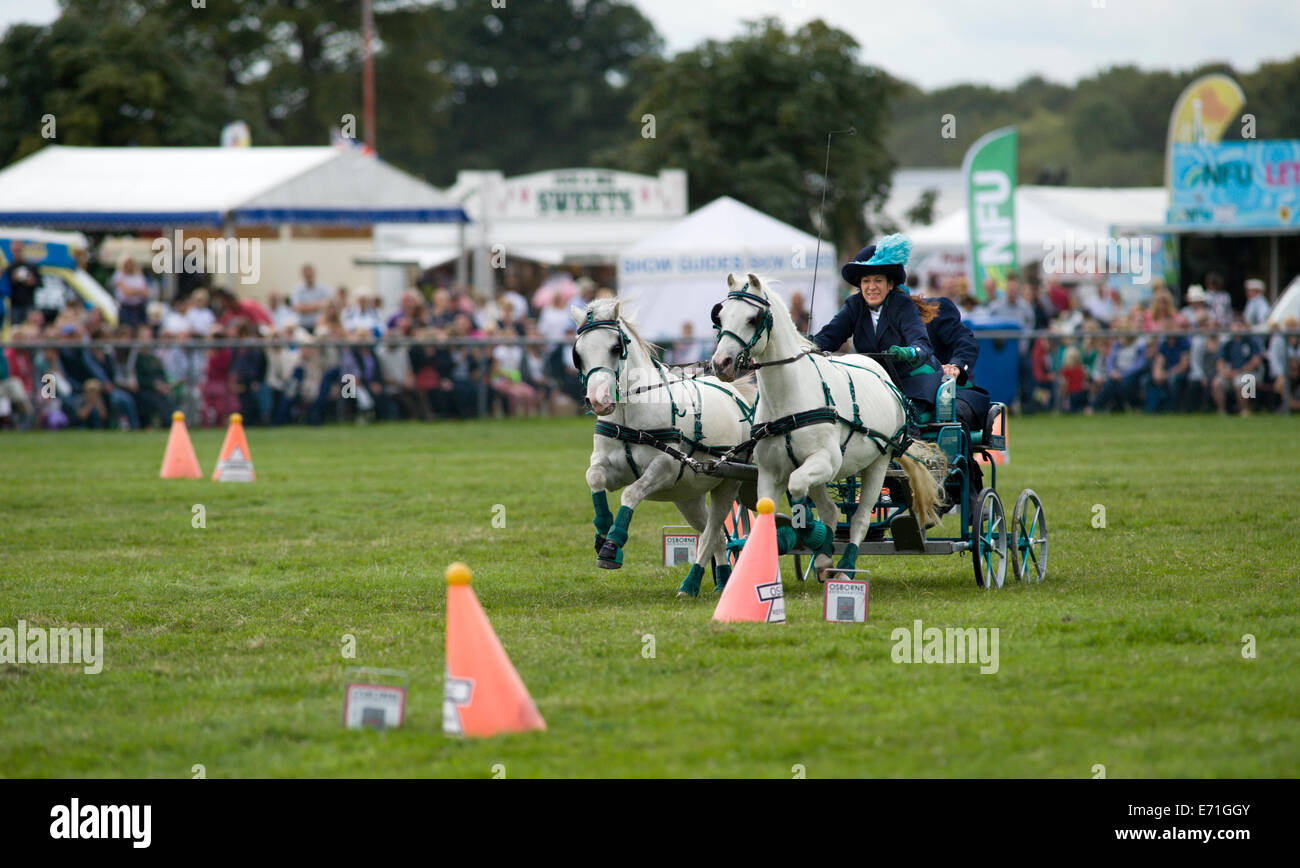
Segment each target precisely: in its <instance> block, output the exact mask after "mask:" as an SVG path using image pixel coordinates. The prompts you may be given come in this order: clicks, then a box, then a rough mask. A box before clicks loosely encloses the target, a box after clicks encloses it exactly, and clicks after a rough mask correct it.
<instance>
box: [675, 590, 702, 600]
mask: <svg viewBox="0 0 1300 868" xmlns="http://www.w3.org/2000/svg"><path fill="white" fill-rule="evenodd" d="M698 596H699V594H698V593H696V594H692V593H689V592H687V591H682V590H678V592H677V599H679V600H694V599H695V598H696V597H698Z"/></svg>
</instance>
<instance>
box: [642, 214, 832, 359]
mask: <svg viewBox="0 0 1300 868" xmlns="http://www.w3.org/2000/svg"><path fill="white" fill-rule="evenodd" d="M816 249H817V238H816V237H815V236H813V235H809V234H808V233H806V232H802V231H800V230H798V229H795V228H794V227H792V226H789V225H787V224H785V223H782V222H781V221H780V220H777V219H776V218H774V217H769V216H768V215H766V214H764V213H762V212H761V211H757V210H755V209H753V208H750V207H749V206H748V205H745V204H742V203H740V202H737V201H736V200H735V199H732V198H730V197H728V196H723V197H721V198H719V199H715V200H714V201H713V202H710V203H709V204H708V205H705V206H704V207H703V208H700V209H699V210H697V211H694V212H692V213H691V214H688V215H686V216H685V217H683V218H681V219H680V220H678V221H677V222H676V223H674V224H672V225H671V226H669V227H667V228H666V229H662V230H660V231H659V232H656V233H655V234H653V235H650V236H647V237H646V238H644V239H642V240H641V241H639V242H637V243H636V244H633V245H632V246H631V247H628V248H626V249H625V250H624V251H623V252H622V254H621V255H620V256H619V262H618V294H619V296H620V297H623V298H630V299H635V300H636V305H635V308H636V311H637V313H636V320H637V323H638V328H640V330H641V332H642V333H643V334H644V335H646V336H647V337H649V338H652V339H653V338H654V337H656V336H676V335H679V334H681V332H682V323H684V322H690V323H691V324H692V325H693V327H694V331H695V334H696V335H697V336H703V335H709V334H712V332H711V329H710V323H709V311H710V309H712V307H713V305H715V304H717V303H718V302H719V301H722V299H723V297H724V296H725V295H726V291H727V273H728V272H733V273H735V274H736V276H737V277H738V278H739V279H741V280H743V279H744V276H745V274H746V273H749V272H753V273H755V274H758V275H759V276H760V277H764V278H767V279H768V280H770V281H772V282H773V283H772V286H773V288H775V289H776V290H777V291H778V292H779V293H780V294H781V296H782V298H784V299H785V300H786V301H787V302H788V301H789V299H790V295H791V293H793V292H801V293H803V297H804V302H805V303H807V302H808V300H809V298H810V294H811V290H812V278H813V263H814V259H815V254H816ZM840 283H842V281H841V280H840V272H839V263H838V261H837V259H836V256H835V248H834V246H833V245H831V244H830V243H829V242H827V241H826V240H825V239H823V240H822V245H821V268H820V270H819V271H818V274H817V298H816V305H817V309H816V310H815V311H813V322H814V325H816V326H822V325H825V324H826V323H827V322H829V321H830V318H831V317H832V316H834V315H835V311H836V310H837V309H838V307H839V298H840V296H841V295H842V294H843V293H842V291H841V287H840V286H839V284H840Z"/></svg>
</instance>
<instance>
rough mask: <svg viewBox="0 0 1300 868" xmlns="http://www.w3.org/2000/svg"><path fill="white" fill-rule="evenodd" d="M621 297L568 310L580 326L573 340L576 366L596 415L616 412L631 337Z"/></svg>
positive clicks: (600, 300)
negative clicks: (622, 311) (582, 309)
mask: <svg viewBox="0 0 1300 868" xmlns="http://www.w3.org/2000/svg"><path fill="white" fill-rule="evenodd" d="M620 307H621V303H620V302H619V300H618V299H599V300H597V301H594V302H592V303H591V305H589V306H588V307H587V310H586V311H585V312H584V311H581V310H579V309H577V308H570V309H569V316H571V317H573V322H574V324H575V325H576V326H577V327H578V336H577V339H576V340H574V342H573V366H574V367H575V368H577V369H578V377H579V379H580V380H581V381H582V385H583V387H584V388H585V389H586V390H587V401H588V402H589V403H590V404H591V409H592V411H593V412H594V413H595V414H596V415H597V416H608V415H609V414H610V413H613V412H614V407H615V405H616V404H617V403H618V401H619V388H620V382H621V381H622V380H623V368H624V365H625V364H626V363H627V357H628V352H629V350H630V349H631V344H632V340H631V338H630V337H629V336H628V333H627V329H626V328H625V327H626V326H627V323H626V322H625V321H624V320H623V318H622V315H621V310H620Z"/></svg>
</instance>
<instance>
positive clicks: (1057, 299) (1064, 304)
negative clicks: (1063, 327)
mask: <svg viewBox="0 0 1300 868" xmlns="http://www.w3.org/2000/svg"><path fill="white" fill-rule="evenodd" d="M1047 298H1048V300H1049V301H1050V302H1051V303H1052V307H1054V308H1056V312H1057V313H1058V314H1062V313H1065V312H1066V311H1068V310H1069V309H1070V291H1069V290H1068V289H1066V288H1065V287H1064V286H1062V285H1061V284H1059V283H1053V284H1052V285H1051V286H1050V287H1048V289H1047Z"/></svg>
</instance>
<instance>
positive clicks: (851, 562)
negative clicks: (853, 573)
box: [837, 543, 858, 570]
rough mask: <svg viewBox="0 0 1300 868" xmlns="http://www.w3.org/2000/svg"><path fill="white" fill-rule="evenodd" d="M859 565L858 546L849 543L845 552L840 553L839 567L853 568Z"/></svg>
mask: <svg viewBox="0 0 1300 868" xmlns="http://www.w3.org/2000/svg"><path fill="white" fill-rule="evenodd" d="M857 565H858V547H857V546H855V545H854V544H853V543H849V544H848V545H846V546H845V547H844V554H842V555H840V562H839V564H838V565H837V566H838V568H839V569H842V570H851V569H854V568H856V567H857Z"/></svg>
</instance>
